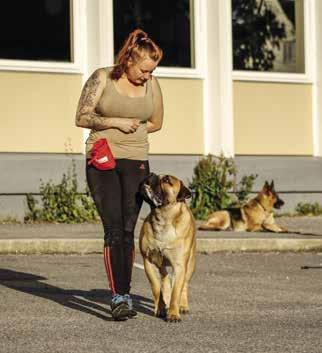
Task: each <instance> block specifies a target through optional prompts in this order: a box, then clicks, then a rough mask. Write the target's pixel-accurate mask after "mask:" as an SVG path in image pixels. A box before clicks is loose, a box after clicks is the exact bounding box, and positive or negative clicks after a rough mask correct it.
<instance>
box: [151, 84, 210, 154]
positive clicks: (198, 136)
mask: <svg viewBox="0 0 322 353" xmlns="http://www.w3.org/2000/svg"><path fill="white" fill-rule="evenodd" d="M159 83H160V86H161V89H162V94H163V100H164V123H163V127H162V130H160V131H158V132H155V133H152V134H150V135H149V140H150V153H151V154H153V153H154V154H202V153H203V151H204V142H203V96H202V92H203V88H202V80H195V79H165V78H159Z"/></svg>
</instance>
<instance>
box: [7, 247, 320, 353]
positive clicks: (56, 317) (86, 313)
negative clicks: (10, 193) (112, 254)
mask: <svg viewBox="0 0 322 353" xmlns="http://www.w3.org/2000/svg"><path fill="white" fill-rule="evenodd" d="M0 261H1V266H0V298H1V299H0V352H1V353H22V352H23V353H40V352H41V353H44V352H50V353H56V352H57V353H58V352H59V353H62V352H67V353H70V352H73V353H82V352H86V353H103V352H104V353H106V352H117V353H123V352H126V353H132V352H135V353H136V352H138V353H145V352H149V353H158V352H162V353H170V352H171V353H181V352H182V353H183V352H185V353H187V352H188V353H189V352H202V353H204V352H205V353H207V352H209V353H210V352H211V353H217V352H218V353H226V352H227V353H237V352H238V353H244V352H245V353H272V352H274V353H304V352H309V353H321V352H322V348H321V347H322V345H321V332H322V253H315V252H314V253H310V252H305V253H272V252H268V253H216V254H211V255H205V254H198V255H197V267H196V272H195V274H194V276H193V278H192V281H191V286H190V307H191V314H189V315H187V316H184V317H183V320H182V322H181V323H177V324H175V323H167V322H165V321H163V320H161V319H157V318H155V317H154V316H153V309H152V301H151V291H150V287H149V284H148V281H147V279H146V276H145V273H144V271H143V270H142V269H140V268H139V267H135V268H134V273H133V281H132V294H133V297H134V300H135V307H136V308H137V310H138V312H139V314H138V316H137V317H136V318H134V319H131V320H128V321H126V322H114V321H112V320H111V315H110V310H109V305H108V303H109V299H110V293H109V291H108V290H107V289H106V288H107V280H106V275H105V272H104V265H103V258H102V255H68V256H64V255H29V256H24V255H2V256H0ZM140 262H141V259H140V256H137V258H136V263H140Z"/></svg>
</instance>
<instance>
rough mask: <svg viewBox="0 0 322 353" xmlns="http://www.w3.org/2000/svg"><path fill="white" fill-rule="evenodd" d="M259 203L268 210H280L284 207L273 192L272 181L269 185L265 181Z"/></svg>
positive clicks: (282, 202)
mask: <svg viewBox="0 0 322 353" xmlns="http://www.w3.org/2000/svg"><path fill="white" fill-rule="evenodd" d="M260 195H261V202H262V203H263V204H265V205H266V207H268V208H269V209H272V208H276V209H280V208H281V207H282V206H283V205H284V201H283V200H282V199H280V197H279V196H278V194H277V192H276V191H275V187H274V181H273V180H272V182H271V183H270V184H269V183H268V182H267V181H265V184H264V186H263V189H262V191H261V192H260Z"/></svg>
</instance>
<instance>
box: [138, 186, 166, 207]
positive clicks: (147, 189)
mask: <svg viewBox="0 0 322 353" xmlns="http://www.w3.org/2000/svg"><path fill="white" fill-rule="evenodd" d="M143 189H144V193H145V195H146V196H147V198H148V199H149V200H150V201H151V202H152V203H153V205H154V206H155V207H159V206H162V203H163V201H162V196H161V195H159V194H158V193H156V192H154V191H153V190H152V189H151V186H150V185H146V184H144V185H143Z"/></svg>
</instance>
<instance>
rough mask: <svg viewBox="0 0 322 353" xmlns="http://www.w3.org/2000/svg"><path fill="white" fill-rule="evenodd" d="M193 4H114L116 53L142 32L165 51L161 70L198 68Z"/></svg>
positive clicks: (120, 0)
mask: <svg viewBox="0 0 322 353" xmlns="http://www.w3.org/2000/svg"><path fill="white" fill-rule="evenodd" d="M191 4H192V1H191V0H176V1H174V0H153V1H151V0H114V1H113V7H114V50H115V54H117V52H118V51H119V49H120V47H121V46H122V44H123V42H124V40H125V38H126V37H127V35H128V34H129V33H130V32H132V31H133V30H134V29H136V28H141V29H143V30H144V31H145V32H147V33H148V34H149V36H150V37H151V38H152V39H153V40H155V42H156V43H157V44H158V45H159V46H160V47H161V48H162V50H163V52H164V57H163V59H162V61H161V63H160V66H168V67H169V66H176V67H189V68H190V67H194V54H193V53H192V45H193V37H192V36H193V34H192V32H193V31H191V25H192V18H193V16H192V5H191Z"/></svg>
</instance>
